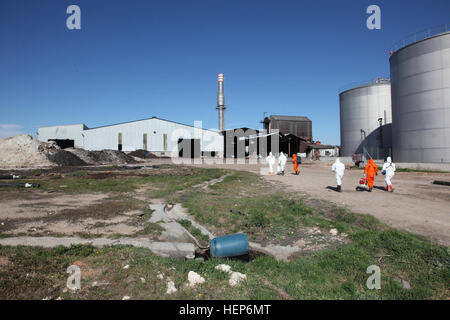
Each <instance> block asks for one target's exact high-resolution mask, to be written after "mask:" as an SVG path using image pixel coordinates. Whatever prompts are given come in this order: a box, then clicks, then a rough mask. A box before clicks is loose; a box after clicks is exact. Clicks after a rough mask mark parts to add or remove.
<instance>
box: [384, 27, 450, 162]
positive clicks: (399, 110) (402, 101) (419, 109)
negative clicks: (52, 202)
mask: <svg viewBox="0 0 450 320" xmlns="http://www.w3.org/2000/svg"><path fill="white" fill-rule="evenodd" d="M390 65H391V82H392V116H393V122H392V134H393V154H394V160H395V161H398V162H420V163H450V33H445V34H442V35H438V36H435V37H432V38H429V39H426V40H423V41H420V42H418V43H415V44H412V45H409V46H407V47H405V48H403V49H400V50H399V51H397V52H395V53H394V54H393V55H392V56H391V58H390Z"/></svg>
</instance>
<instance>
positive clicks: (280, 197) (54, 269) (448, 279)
mask: <svg viewBox="0 0 450 320" xmlns="http://www.w3.org/2000/svg"><path fill="white" fill-rule="evenodd" d="M224 172H225V171H215V170H213V169H211V171H209V170H206V171H200V172H199V177H191V176H189V175H187V176H182V175H176V176H172V177H169V176H168V177H146V178H145V179H146V181H149V180H152V186H154V187H155V189H152V191H151V193H153V194H159V195H162V196H165V197H166V199H167V200H170V201H173V202H182V203H183V205H184V206H185V207H186V208H187V209H188V210H189V212H190V214H191V215H192V216H193V217H194V218H195V220H196V221H197V222H199V223H200V224H202V225H204V226H206V227H207V228H209V229H210V230H211V231H213V232H214V233H216V234H219V235H220V234H230V233H234V232H245V233H246V234H247V236H248V237H249V238H250V240H259V241H269V242H273V241H275V242H279V243H287V244H288V243H292V242H293V241H295V240H296V239H299V237H300V238H301V237H302V236H304V235H303V234H302V232H303V231H302V230H304V229H305V228H308V227H316V228H319V229H320V230H322V233H323V234H327V233H328V230H329V229H331V228H336V229H338V231H339V233H340V234H342V233H346V234H347V235H348V238H347V239H348V241H347V242H346V243H344V244H339V245H336V246H331V247H326V248H325V249H324V250H320V251H306V252H304V253H302V254H300V255H298V256H296V258H294V259H293V260H291V261H277V260H275V259H274V258H272V257H270V256H259V257H257V258H255V259H254V260H252V261H250V262H245V261H242V260H237V259H210V260H207V261H199V260H189V261H185V260H184V259H169V258H162V257H157V256H155V255H153V254H151V253H150V252H149V251H148V250H147V249H144V248H133V247H127V246H119V247H105V248H102V249H95V248H92V247H89V246H74V247H71V248H62V247H58V248H54V249H43V248H31V247H14V248H12V247H4V246H0V261H2V264H1V265H0V299H42V298H44V297H46V296H50V297H53V298H57V297H59V296H61V297H63V298H64V299H121V298H122V297H123V296H124V295H128V296H131V297H132V298H137V299H226V300H228V299H281V296H280V295H279V294H278V293H277V292H276V291H275V290H273V289H272V288H270V287H269V286H267V285H266V284H265V283H264V280H266V281H269V282H270V283H271V284H272V285H273V286H275V287H277V288H279V289H282V290H283V291H285V292H286V293H287V294H288V295H289V296H291V297H292V298H295V299H443V300H445V299H449V298H450V288H449V284H450V249H449V247H445V246H440V245H437V244H434V243H431V242H430V241H428V240H427V239H425V238H423V237H421V236H418V235H414V234H411V233H408V232H405V231H399V230H396V229H393V228H390V227H388V226H387V225H385V224H383V223H381V222H380V221H378V220H377V219H376V218H374V217H372V216H370V215H361V214H358V213H354V212H351V211H349V210H346V209H343V208H340V207H339V206H336V205H334V204H332V203H329V202H326V201H316V200H314V199H308V198H301V197H300V196H298V195H297V194H293V193H286V192H285V191H284V190H281V189H276V187H274V186H272V185H270V184H268V183H267V182H265V181H263V180H262V178H261V177H259V176H257V175H254V174H251V173H248V172H232V173H231V174H230V175H229V176H227V177H226V178H225V179H224V181H223V182H220V183H217V184H215V185H213V186H210V187H209V188H207V189H206V190H204V189H198V188H192V186H193V185H195V184H198V183H201V182H204V181H208V180H210V179H214V178H217V177H220V176H222V175H223V173H224ZM127 178H128V177H127ZM123 179H125V177H122V178H120V179H118V180H119V182H120V181H122V180H123ZM125 180H126V179H125ZM179 190H184V191H183V192H180V193H177V192H176V191H179ZM158 192H159V193H158ZM230 209H232V211H233V212H230ZM238 211H240V212H241V213H244V214H239V213H238ZM150 214H151V213H149V212H146V215H147V218H148V216H149V215H150ZM181 224H182V225H183V226H185V227H186V228H187V229H188V230H189V231H190V232H191V233H195V236H199V235H198V234H197V233H199V231H198V230H197V231H195V230H196V229H195V228H193V227H192V225H191V223H190V222H188V221H187V220H186V221H181ZM145 232H151V233H153V232H157V230H155V228H154V226H150V225H149V226H146V231H145ZM5 261H8V262H5ZM75 261H81V262H82V263H84V265H86V266H87V269H88V271H86V272H84V271H83V272H84V273H83V274H84V276H83V274H82V290H81V291H79V292H75V293H72V292H64V288H65V283H66V281H67V277H68V275H67V274H66V269H67V267H68V266H69V265H71V264H73V263H74V262H75ZM221 263H226V264H229V265H230V266H231V268H232V270H233V271H238V272H242V273H244V274H246V275H247V280H246V282H245V283H244V284H243V285H240V286H237V287H230V286H229V285H228V279H229V276H228V275H227V274H225V273H223V272H221V271H218V270H216V269H215V266H217V265H218V264H221ZM126 264H129V265H130V268H129V269H128V270H125V269H123V266H124V265H126ZM371 265H377V266H379V267H380V269H381V290H369V289H368V288H367V286H366V281H367V279H368V277H369V276H370V275H369V274H367V273H366V270H367V268H368V267H369V266H371ZM189 271H195V272H197V273H199V274H200V275H202V276H203V277H205V279H206V283H204V284H202V285H199V286H198V287H195V288H185V287H184V284H185V283H186V282H187V274H188V273H189ZM159 272H161V273H163V274H164V275H165V278H164V280H161V279H158V278H157V274H158V273H159ZM141 277H143V278H145V279H146V281H145V283H142V282H141V280H140V278H141ZM167 277H170V279H171V280H173V281H174V282H175V285H176V287H177V288H178V292H177V293H175V294H173V295H167V294H166V289H167ZM396 278H399V279H403V280H407V281H408V282H409V283H410V284H411V287H412V289H411V290H406V289H403V288H402V287H401V285H400V284H399V283H398V282H397V281H395V279H396ZM93 281H97V282H103V283H110V284H109V285H105V286H97V287H93V286H92V285H91V283H92V282H93Z"/></svg>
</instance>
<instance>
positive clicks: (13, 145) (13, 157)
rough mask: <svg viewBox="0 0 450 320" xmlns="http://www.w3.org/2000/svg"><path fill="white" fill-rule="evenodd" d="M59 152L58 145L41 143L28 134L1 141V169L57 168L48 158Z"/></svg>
mask: <svg viewBox="0 0 450 320" xmlns="http://www.w3.org/2000/svg"><path fill="white" fill-rule="evenodd" d="M58 150H60V148H59V147H58V146H57V145H56V143H54V142H39V141H37V140H36V139H34V138H33V137H32V136H30V135H28V134H21V135H18V136H15V137H11V138H6V139H0V168H5V169H9V168H30V167H33V168H35V167H36V168H38V167H49V166H55V164H54V163H52V162H51V161H50V160H49V159H48V157H47V156H48V155H51V154H54V153H56V152H58Z"/></svg>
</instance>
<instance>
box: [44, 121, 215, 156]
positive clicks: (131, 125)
mask: <svg viewBox="0 0 450 320" xmlns="http://www.w3.org/2000/svg"><path fill="white" fill-rule="evenodd" d="M38 139H39V141H44V142H48V141H56V142H57V143H58V144H59V145H61V146H64V147H75V148H83V149H85V150H104V149H111V150H121V151H135V150H139V149H142V150H147V151H149V152H153V153H155V154H158V155H166V156H171V157H174V156H186V154H183V152H186V150H188V151H189V152H191V153H192V155H194V154H195V155H196V156H200V155H205V154H206V155H212V156H217V155H221V154H223V136H222V135H221V134H220V133H219V132H218V131H213V130H207V129H203V128H200V127H197V125H195V126H189V125H185V124H181V123H177V122H173V121H169V120H164V119H160V118H157V117H152V118H149V119H143V120H137V121H130V122H124V123H119V124H114V125H108V126H102V127H97V128H88V127H87V126H86V125H84V124H77V125H62V126H51V127H40V128H38ZM182 150H184V151H182ZM189 152H188V154H190V153H189Z"/></svg>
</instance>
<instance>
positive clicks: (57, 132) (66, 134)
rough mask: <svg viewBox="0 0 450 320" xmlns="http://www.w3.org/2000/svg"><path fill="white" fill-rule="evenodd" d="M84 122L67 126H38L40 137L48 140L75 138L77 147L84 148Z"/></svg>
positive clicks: (40, 139) (43, 140) (42, 139)
mask: <svg viewBox="0 0 450 320" xmlns="http://www.w3.org/2000/svg"><path fill="white" fill-rule="evenodd" d="M84 128H85V126H84V125H83V124H73V125H67V126H53V127H40V128H38V139H39V141H42V142H48V141H49V140H51V139H60V140H66V139H69V140H74V142H75V147H76V148H84V140H83V130H84Z"/></svg>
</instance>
